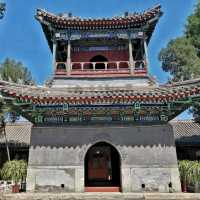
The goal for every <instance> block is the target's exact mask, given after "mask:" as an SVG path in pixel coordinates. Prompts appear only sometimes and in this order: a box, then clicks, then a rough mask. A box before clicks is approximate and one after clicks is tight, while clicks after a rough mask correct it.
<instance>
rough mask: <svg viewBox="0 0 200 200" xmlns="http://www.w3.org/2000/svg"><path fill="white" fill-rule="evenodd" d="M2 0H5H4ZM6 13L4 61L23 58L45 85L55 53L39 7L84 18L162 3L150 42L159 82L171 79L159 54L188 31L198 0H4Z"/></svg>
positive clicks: (1, 31) (0, 44)
mask: <svg viewBox="0 0 200 200" xmlns="http://www.w3.org/2000/svg"><path fill="white" fill-rule="evenodd" d="M0 1H1V2H2V0H0ZM4 2H5V3H6V4H7V11H6V15H5V17H4V19H3V20H1V21H0V62H2V61H3V60H4V59H5V58H6V57H10V58H14V59H16V60H18V61H22V62H23V63H24V64H25V65H26V66H27V67H28V68H29V69H30V71H31V72H32V75H33V77H34V79H35V80H36V81H37V83H38V84H42V83H43V81H44V80H46V79H47V78H48V77H49V76H50V75H51V72H52V67H51V59H52V57H51V56H52V55H51V52H50V50H49V47H48V45H47V42H46V39H45V37H44V34H43V32H42V29H41V26H40V24H39V23H38V22H37V21H36V20H35V18H34V15H35V13H36V9H37V8H44V9H46V10H48V11H50V12H53V13H62V12H72V13H73V15H77V16H81V17H94V18H95V17H112V16H116V15H122V14H123V13H124V12H125V11H129V12H135V11H136V12H140V11H144V10H146V9H148V8H151V7H153V6H154V5H156V4H161V6H162V10H163V12H164V15H163V16H162V17H161V19H160V21H159V23H158V25H157V27H156V30H155V32H154V34H153V36H152V39H151V42H150V44H149V59H150V63H151V65H150V71H151V74H152V75H154V76H156V77H157V80H158V81H159V83H164V82H166V81H167V79H168V76H169V75H168V74H167V73H165V72H163V71H162V69H161V65H160V63H159V62H158V53H159V51H160V49H161V48H163V47H165V46H166V44H167V43H168V41H169V40H170V39H173V38H176V37H178V36H180V35H181V34H182V33H183V32H184V25H185V22H186V19H187V16H188V15H190V14H191V13H192V11H193V9H194V6H195V4H196V2H197V1H196V0H173V1H172V0H101V1H99V0H82V1H80V0H56V1H53V0H4Z"/></svg>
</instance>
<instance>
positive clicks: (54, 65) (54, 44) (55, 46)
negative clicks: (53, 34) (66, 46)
mask: <svg viewBox="0 0 200 200" xmlns="http://www.w3.org/2000/svg"><path fill="white" fill-rule="evenodd" d="M56 48H57V42H56V41H53V58H52V67H53V71H54V73H55V72H56Z"/></svg>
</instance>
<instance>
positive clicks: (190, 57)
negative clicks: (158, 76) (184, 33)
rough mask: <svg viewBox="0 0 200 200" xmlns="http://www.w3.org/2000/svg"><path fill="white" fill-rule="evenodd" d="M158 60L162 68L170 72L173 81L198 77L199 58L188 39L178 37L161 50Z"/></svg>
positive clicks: (199, 69) (199, 70)
mask: <svg viewBox="0 0 200 200" xmlns="http://www.w3.org/2000/svg"><path fill="white" fill-rule="evenodd" d="M159 60H160V61H161V62H162V68H163V70H164V71H166V72H170V74H171V75H172V77H171V78H172V80H173V81H180V80H188V79H191V78H197V77H200V67H199V66H200V58H199V57H198V56H197V49H196V48H195V47H194V46H193V45H192V44H191V42H190V39H188V38H186V37H180V38H177V39H175V40H171V41H170V42H169V43H168V45H167V47H166V48H163V49H161V51H160V54H159Z"/></svg>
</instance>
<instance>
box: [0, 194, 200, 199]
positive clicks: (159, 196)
mask: <svg viewBox="0 0 200 200" xmlns="http://www.w3.org/2000/svg"><path fill="white" fill-rule="evenodd" d="M0 200H200V193H195V194H192V193H19V194H6V193H0Z"/></svg>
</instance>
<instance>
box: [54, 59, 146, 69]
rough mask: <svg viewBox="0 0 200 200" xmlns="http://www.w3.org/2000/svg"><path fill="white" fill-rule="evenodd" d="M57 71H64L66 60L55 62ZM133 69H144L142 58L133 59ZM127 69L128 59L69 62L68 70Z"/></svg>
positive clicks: (128, 65) (128, 67)
mask: <svg viewBox="0 0 200 200" xmlns="http://www.w3.org/2000/svg"><path fill="white" fill-rule="evenodd" d="M55 64H56V71H57V72H66V71H67V67H68V66H67V63H66V62H56V63H55ZM133 67H134V71H135V72H137V71H138V72H139V71H144V70H146V62H145V61H144V60H138V61H134V66H133ZM123 70H124V71H125V70H126V71H128V70H130V63H129V61H109V62H71V65H70V71H72V72H73V71H90V72H92V71H95V72H98V71H108V72H109V71H123Z"/></svg>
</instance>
